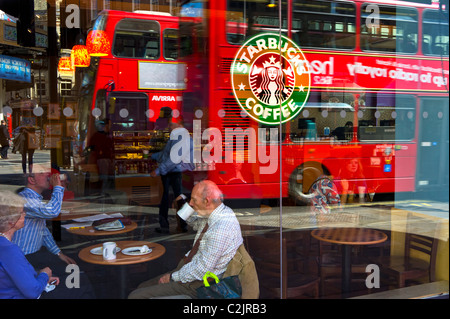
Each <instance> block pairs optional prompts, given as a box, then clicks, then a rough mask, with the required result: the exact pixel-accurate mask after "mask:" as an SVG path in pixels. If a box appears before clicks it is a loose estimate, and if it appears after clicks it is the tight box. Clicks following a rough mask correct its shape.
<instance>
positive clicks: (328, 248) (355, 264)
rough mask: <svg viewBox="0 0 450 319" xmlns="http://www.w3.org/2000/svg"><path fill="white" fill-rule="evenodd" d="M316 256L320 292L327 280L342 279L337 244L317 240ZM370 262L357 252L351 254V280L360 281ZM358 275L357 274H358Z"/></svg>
mask: <svg viewBox="0 0 450 319" xmlns="http://www.w3.org/2000/svg"><path fill="white" fill-rule="evenodd" d="M318 245H319V254H318V256H317V265H318V274H319V277H320V294H321V295H322V296H323V295H325V293H326V289H325V288H326V286H327V281H328V282H329V281H333V280H334V281H340V280H342V255H341V253H342V252H341V251H340V249H339V248H340V247H339V245H336V244H330V243H324V242H322V241H319V243H318ZM369 263H370V262H368V261H367V259H366V258H363V257H361V256H359V255H358V254H355V253H353V254H352V271H351V272H352V282H356V281H361V282H363V281H364V279H362V278H365V277H367V273H366V266H367V265H368V264H369ZM358 275H359V276H358Z"/></svg>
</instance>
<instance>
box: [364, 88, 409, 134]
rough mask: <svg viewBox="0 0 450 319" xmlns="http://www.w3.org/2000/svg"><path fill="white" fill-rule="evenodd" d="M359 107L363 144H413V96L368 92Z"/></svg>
mask: <svg viewBox="0 0 450 319" xmlns="http://www.w3.org/2000/svg"><path fill="white" fill-rule="evenodd" d="M360 104H361V105H360V106H359V111H358V135H359V139H360V140H361V141H410V140H412V139H413V138H414V134H415V121H416V111H415V107H416V101H415V99H414V97H412V96H400V95H393V94H382V93H367V94H366V95H365V97H362V98H361V103H360Z"/></svg>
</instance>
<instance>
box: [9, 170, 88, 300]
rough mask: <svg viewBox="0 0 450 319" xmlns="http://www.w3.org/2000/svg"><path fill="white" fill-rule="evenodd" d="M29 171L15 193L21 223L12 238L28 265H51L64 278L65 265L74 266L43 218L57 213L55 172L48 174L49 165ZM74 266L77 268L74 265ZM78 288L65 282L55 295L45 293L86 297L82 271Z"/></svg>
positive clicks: (60, 196)
mask: <svg viewBox="0 0 450 319" xmlns="http://www.w3.org/2000/svg"><path fill="white" fill-rule="evenodd" d="M33 172H34V173H32V174H28V176H27V184H26V187H25V188H24V189H23V190H21V191H20V192H19V195H20V196H21V197H23V198H24V200H25V205H24V211H25V213H26V215H25V222H24V226H23V227H22V228H21V229H19V230H17V231H16V232H15V233H14V236H13V237H12V242H13V243H14V244H16V245H17V246H18V247H19V248H20V249H21V250H22V252H23V254H24V255H25V256H26V258H27V260H28V261H29V262H30V264H32V265H33V267H34V268H36V269H41V268H44V267H47V266H49V267H51V269H52V270H53V274H55V275H56V276H58V277H59V278H67V276H68V273H69V274H70V272H67V271H66V269H67V266H68V265H75V266H76V262H75V260H74V259H72V258H71V257H69V256H67V255H65V254H63V252H62V251H61V249H60V248H59V247H58V245H57V244H56V242H55V240H54V238H53V236H52V234H51V233H50V231H49V229H48V228H47V225H46V221H47V220H49V219H52V218H55V217H57V216H59V214H60V213H61V205H62V200H63V195H64V187H62V186H61V180H60V177H59V174H51V171H50V168H47V167H44V166H42V165H36V164H35V165H33ZM50 185H52V186H53V192H52V195H51V198H50V200H49V201H46V202H44V201H43V197H42V193H43V192H44V190H46V189H48V188H49V187H50ZM76 268H78V267H76ZM79 280H80V281H79V282H80V288H79V289H70V288H68V287H67V286H66V285H64V287H59V289H58V293H57V294H48V295H45V297H46V298H70V299H72V298H73V299H84V298H86V299H89V298H92V297H93V296H94V294H93V290H92V286H91V283H90V281H89V279H88V278H87V277H86V275H85V274H84V273H82V274H80V277H79Z"/></svg>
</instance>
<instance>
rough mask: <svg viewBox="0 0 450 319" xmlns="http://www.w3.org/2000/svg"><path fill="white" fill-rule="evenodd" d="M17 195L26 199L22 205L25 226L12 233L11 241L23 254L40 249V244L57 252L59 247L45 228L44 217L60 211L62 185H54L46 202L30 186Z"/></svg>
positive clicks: (53, 215) (57, 213)
mask: <svg viewBox="0 0 450 319" xmlns="http://www.w3.org/2000/svg"><path fill="white" fill-rule="evenodd" d="M19 195H20V196H22V197H24V198H25V199H26V201H27V202H26V203H25V205H24V209H25V212H26V215H25V226H24V227H23V228H21V229H19V230H17V231H16V232H15V233H14V237H13V238H12V241H13V243H15V244H16V245H17V246H19V247H20V249H21V250H22V252H23V253H24V254H25V255H28V254H32V253H34V252H36V251H38V250H40V249H41V247H42V245H44V246H45V247H46V248H47V249H48V250H49V251H50V252H51V253H53V254H58V253H59V252H60V251H61V249H59V248H58V246H57V245H56V243H55V240H54V239H53V236H52V234H51V233H50V231H49V229H48V228H47V225H46V219H52V218H54V217H57V216H58V215H59V213H60V212H61V205H62V200H63V196H64V187H61V186H55V187H54V188H53V193H52V197H51V199H50V200H49V201H48V202H47V203H45V202H43V201H42V196H41V195H40V194H38V193H36V192H35V191H34V190H32V189H30V188H25V189H24V190H23V191H22V192H20V193H19Z"/></svg>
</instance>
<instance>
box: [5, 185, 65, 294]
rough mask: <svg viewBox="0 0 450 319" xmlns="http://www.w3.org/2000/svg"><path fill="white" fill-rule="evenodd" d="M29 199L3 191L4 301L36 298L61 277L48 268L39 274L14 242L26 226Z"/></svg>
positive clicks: (57, 282)
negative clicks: (48, 285) (18, 233)
mask: <svg viewBox="0 0 450 319" xmlns="http://www.w3.org/2000/svg"><path fill="white" fill-rule="evenodd" d="M24 204H25V200H24V199H23V198H22V197H20V196H18V195H16V194H14V193H12V192H10V191H1V192H0V299H36V298H39V297H40V296H41V294H42V293H43V292H44V289H45V287H46V286H47V283H49V282H52V281H54V280H56V282H55V284H56V285H58V284H59V278H57V277H53V275H52V270H51V269H50V268H49V267H45V268H43V269H41V270H39V271H35V270H34V268H33V266H32V265H31V264H30V263H29V262H28V260H27V259H26V257H25V255H24V254H23V252H22V251H21V250H20V248H19V247H18V246H17V245H16V244H14V243H12V242H11V239H12V237H13V236H14V233H15V232H16V231H17V230H19V229H21V228H22V227H23V226H24V222H25V211H24V210H23V206H24Z"/></svg>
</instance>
